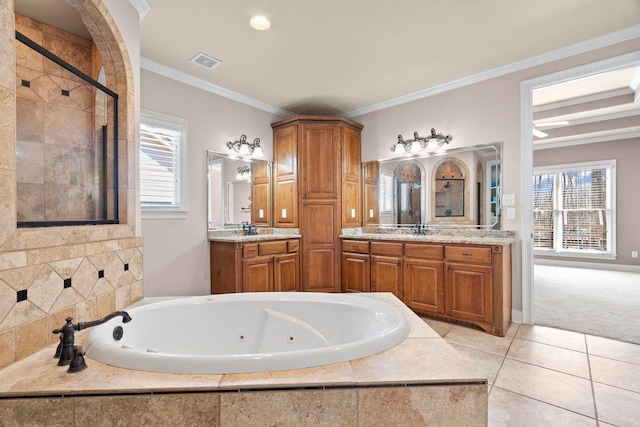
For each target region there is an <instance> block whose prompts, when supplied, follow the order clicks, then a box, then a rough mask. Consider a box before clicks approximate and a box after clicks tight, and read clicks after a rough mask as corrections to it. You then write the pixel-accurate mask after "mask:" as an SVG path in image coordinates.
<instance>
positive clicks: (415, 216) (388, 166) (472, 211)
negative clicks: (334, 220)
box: [363, 142, 502, 229]
mask: <svg viewBox="0 0 640 427" xmlns="http://www.w3.org/2000/svg"><path fill="white" fill-rule="evenodd" d="M501 156H502V143H501V142H496V143H491V144H483V145H476V146H471V147H463V148H455V149H450V150H441V151H438V152H433V153H429V154H425V155H416V156H411V157H406V156H403V157H400V158H392V159H386V160H381V161H379V162H377V163H376V164H374V163H375V162H369V163H365V164H364V165H363V167H364V173H365V180H363V182H365V185H366V186H369V187H371V185H372V183H373V181H371V179H372V178H373V177H370V175H371V173H370V172H368V171H367V170H368V169H371V170H377V174H376V176H377V180H375V178H373V179H374V180H375V181H376V182H375V190H373V191H372V190H371V188H365V190H364V191H363V194H364V195H365V203H364V216H363V218H365V222H364V225H374V224H381V225H407V226H408V225H414V224H416V223H427V224H433V225H439V226H452V227H482V228H491V229H500V228H501V224H500V216H501V208H500V194H501V187H502V182H501V179H502V174H501V169H500V163H501ZM367 177H368V178H367Z"/></svg>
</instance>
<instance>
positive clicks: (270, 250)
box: [260, 240, 287, 255]
mask: <svg viewBox="0 0 640 427" xmlns="http://www.w3.org/2000/svg"><path fill="white" fill-rule="evenodd" d="M286 253H287V241H286V240H277V241H275V242H263V243H260V255H275V254H286Z"/></svg>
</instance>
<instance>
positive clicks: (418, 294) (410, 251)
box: [404, 243, 445, 314]
mask: <svg viewBox="0 0 640 427" xmlns="http://www.w3.org/2000/svg"><path fill="white" fill-rule="evenodd" d="M404 246H405V259H404V270H405V276H404V289H405V292H404V301H405V303H406V304H407V305H408V306H409V307H411V308H412V309H414V310H416V311H420V312H423V313H433V314H444V312H445V308H444V277H443V274H442V273H443V271H444V265H443V261H442V260H443V256H444V248H443V246H442V245H434V244H425V243H421V244H414V243H407V244H405V245H404Z"/></svg>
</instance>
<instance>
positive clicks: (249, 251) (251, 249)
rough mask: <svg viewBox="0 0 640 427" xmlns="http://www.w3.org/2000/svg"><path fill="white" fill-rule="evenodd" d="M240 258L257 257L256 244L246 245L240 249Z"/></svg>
mask: <svg viewBox="0 0 640 427" xmlns="http://www.w3.org/2000/svg"><path fill="white" fill-rule="evenodd" d="M242 256H243V257H245V258H250V257H253V256H258V244H257V243H246V244H245V245H244V246H243V247H242Z"/></svg>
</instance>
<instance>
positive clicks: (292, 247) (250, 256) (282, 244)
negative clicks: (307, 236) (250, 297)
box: [210, 239, 300, 294]
mask: <svg viewBox="0 0 640 427" xmlns="http://www.w3.org/2000/svg"><path fill="white" fill-rule="evenodd" d="M299 248H300V239H286V240H285V239H283V240H270V241H260V242H242V243H239V242H210V253H211V293H212V294H219V293H232V292H272V291H275V292H284V291H299V290H300V252H299Z"/></svg>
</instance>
